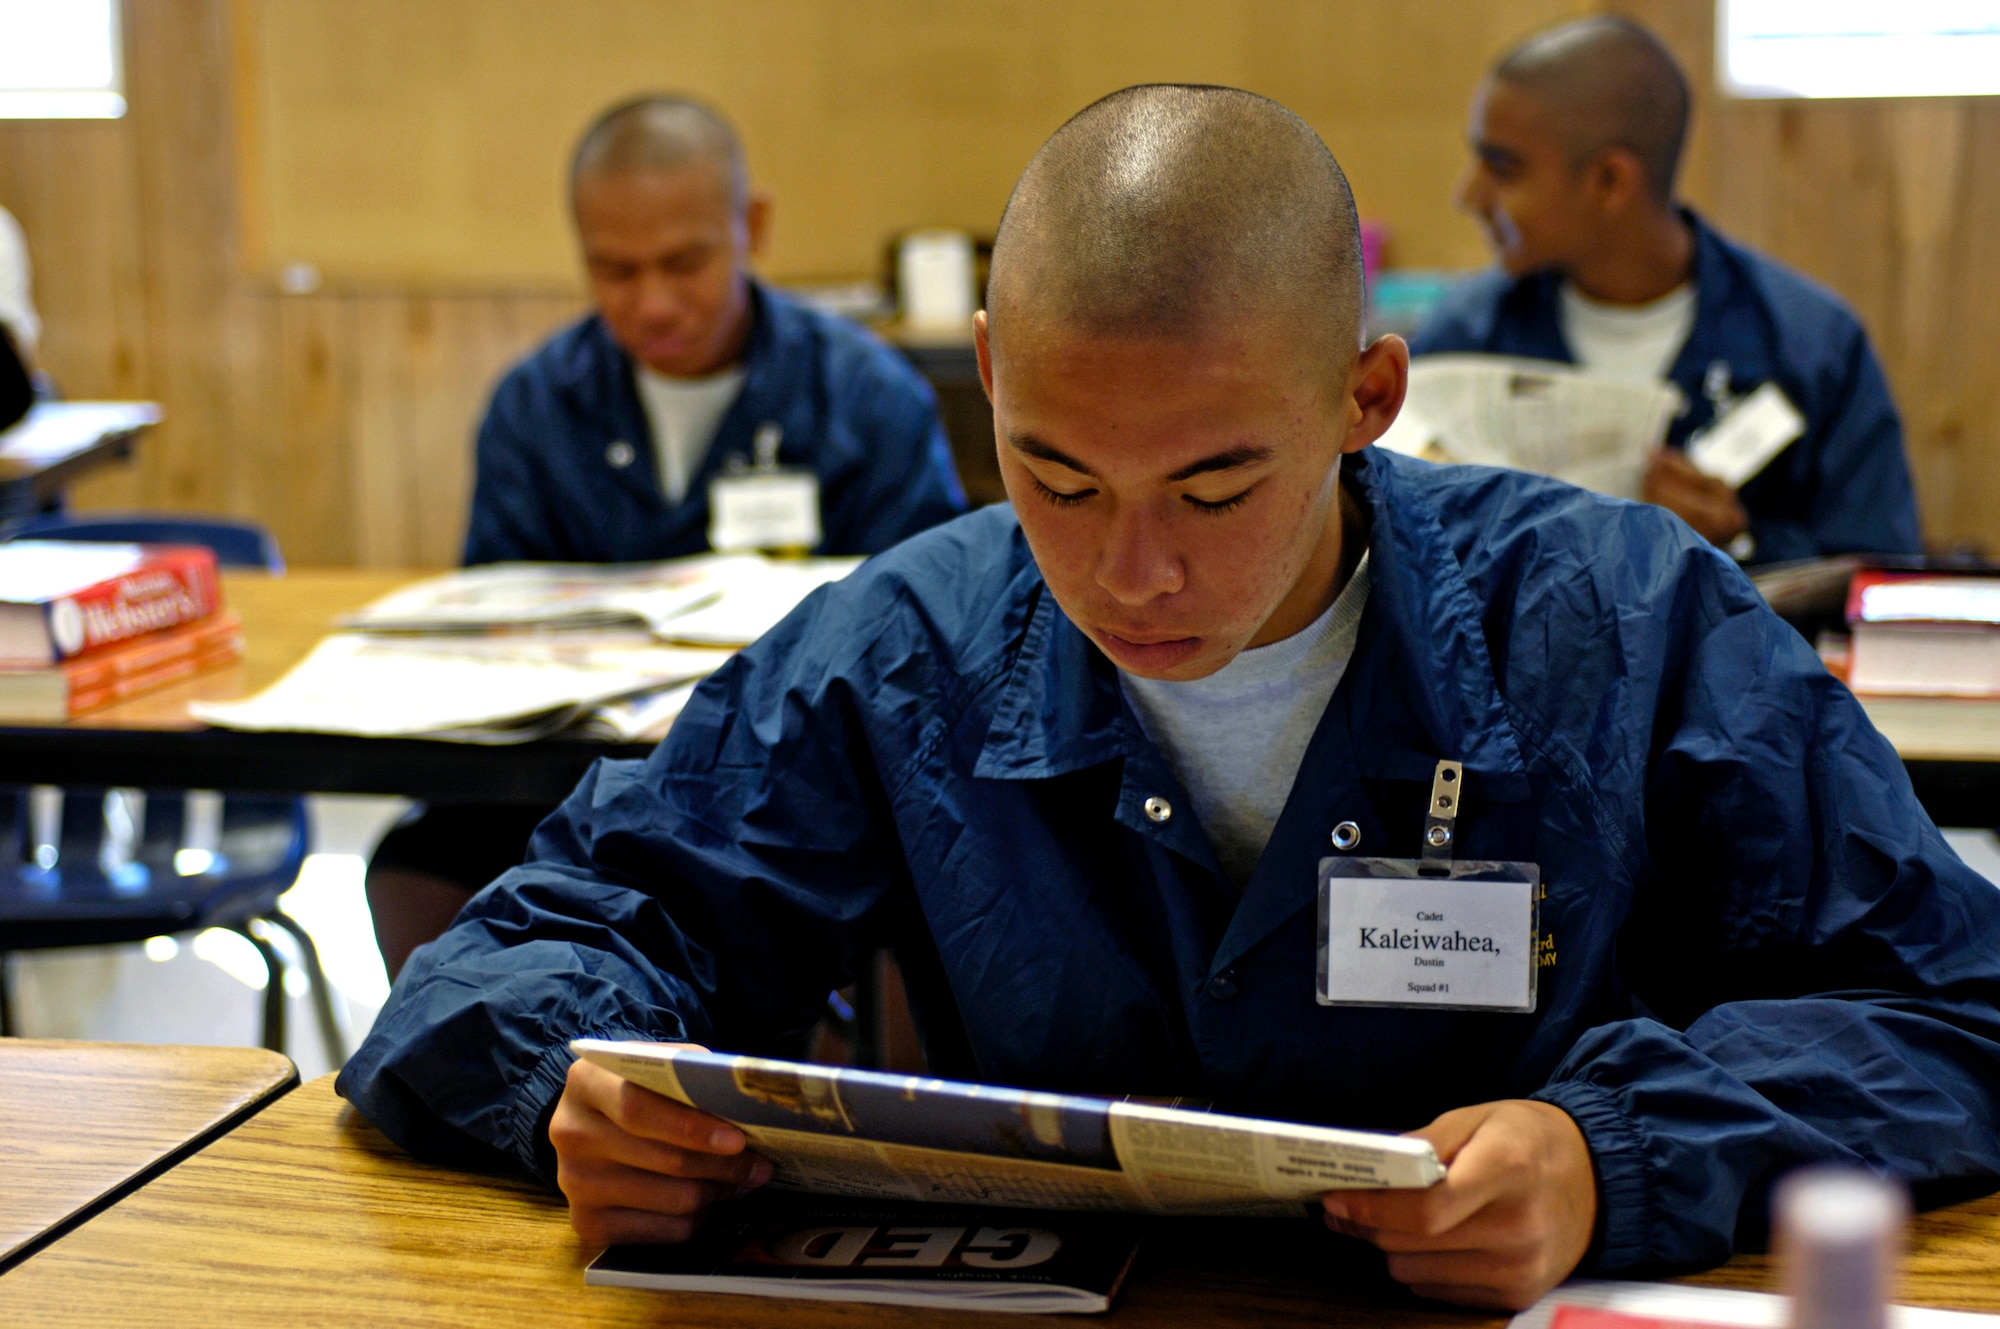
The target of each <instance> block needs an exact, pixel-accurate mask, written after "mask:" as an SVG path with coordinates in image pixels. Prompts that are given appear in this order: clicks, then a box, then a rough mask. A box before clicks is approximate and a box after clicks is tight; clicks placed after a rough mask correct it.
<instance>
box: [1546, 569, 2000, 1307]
mask: <svg viewBox="0 0 2000 1329" xmlns="http://www.w3.org/2000/svg"><path fill="white" fill-rule="evenodd" d="M1728 580H1730V581H1732V582H1733V581H1734V580H1736V579H1735V578H1734V577H1733V575H1730V576H1729V578H1728ZM1708 590H1709V592H1710V594H1708V595H1707V596H1706V597H1705V598H1706V601H1707V605H1708V608H1706V609H1705V610H1704V611H1703V612H1701V613H1699V614H1696V615H1690V619H1691V620H1693V622H1692V623H1691V627H1690V629H1689V630H1690V631H1691V632H1693V633H1694V634H1696V635H1695V637H1694V640H1692V641H1691V642H1688V643H1684V644H1683V645H1682V646H1681V647H1680V649H1678V650H1673V651H1670V653H1669V655H1670V658H1676V659H1681V660H1685V661H1686V662H1687V663H1686V664H1685V665H1684V666H1683V667H1682V668H1681V669H1680V671H1679V675H1680V676H1679V678H1678V679H1675V678H1673V677H1672V675H1669V677H1668V681H1666V682H1665V683H1664V684H1663V686H1662V691H1663V694H1664V695H1663V696H1662V698H1661V700H1660V702H1659V705H1658V715H1659V717H1660V724H1659V727H1658V731H1657V732H1658V733H1659V737H1658V738H1657V739H1656V740H1655V750H1654V754H1653V758H1652V763H1651V777H1650V780H1649V782H1648V788H1647V808H1646V828H1647V838H1648V841H1649V846H1648V848H1649V853H1648V855H1647V857H1648V862H1647V864H1646V867H1645V869H1644V871H1643V873H1642V875H1641V878H1640V881H1639V892H1638V897H1637V904H1636V906H1635V909H1634V913H1633V915H1632V917H1631V918H1630V919H1629V920H1628V921H1627V923H1626V925H1625V928H1624V931H1623V933H1622V934H1621V935H1620V937H1619V947H1620V959H1621V963H1622V968H1623V969H1624V975H1623V976H1624V978H1625V981H1626V982H1628V983H1629V984H1630V987H1631V993H1632V996H1631V1009H1632V1011H1633V1013H1634V1014H1635V1015H1636V1016H1637V1017H1638V1018H1630V1019H1625V1020H1621V1021H1617V1022H1614V1023H1608V1024H1604V1025H1601V1026H1599V1027H1597V1028H1595V1029H1593V1030H1591V1031H1590V1032H1588V1033H1586V1034H1585V1035H1584V1037H1583V1038H1582V1039H1581V1040H1579V1042H1578V1043H1577V1045H1576V1046H1575V1048H1574V1049H1573V1050H1572V1051H1571V1052H1570V1053H1569V1055H1568V1057H1567V1058H1566V1059H1565V1060H1564V1061H1563V1062H1562V1064H1561V1066H1560V1067H1559V1068H1558V1069H1557V1071H1556V1073H1555V1074H1554V1076H1553V1077H1552V1079H1551V1082H1550V1083H1549V1085H1548V1086H1547V1087H1546V1088H1544V1089H1543V1090H1542V1091H1541V1092H1540V1093H1538V1094H1537V1095H1536V1097H1537V1098H1540V1099H1543V1100H1545V1101H1547V1102H1550V1103H1554V1104H1556V1105H1557V1106H1559V1107H1562V1108H1563V1109H1565V1110H1566V1111H1568V1112H1569V1113H1570V1115H1571V1116H1572V1117H1574V1118H1575V1120H1576V1121H1577V1123H1578V1125H1580V1126H1581V1127H1582V1128H1583V1131H1584V1134H1585V1137H1586V1139H1587V1140H1588V1141H1589V1144H1590V1147H1591V1152H1592V1154H1593V1156H1594V1157H1595V1159H1596V1163H1597V1171H1598V1180H1599V1196H1600V1210H1601V1212H1602V1213H1603V1215H1604V1226H1603V1231H1602V1239H1601V1244H1600V1247H1599V1249H1598V1252H1597V1256H1596V1261H1595V1264H1596V1267H1597V1268H1598V1269H1600V1270H1626V1269H1631V1268H1635V1267H1646V1266H1653V1267H1659V1266H1681V1267H1688V1266H1694V1265H1701V1264H1711V1263H1715V1262H1717V1261H1720V1260H1722V1259H1725V1258H1727V1257H1728V1255H1729V1254H1730V1253H1731V1251H1732V1249H1734V1248H1735V1246H1736V1245H1737V1244H1738V1242H1739V1240H1740V1241H1744V1242H1756V1241H1760V1240H1762V1237H1763V1233H1764V1230H1765V1228H1766V1226H1767V1222H1768V1215H1767V1211H1766V1208H1765V1206H1766V1203H1767V1193H1768V1190H1769V1187H1770V1185H1771V1183H1772V1182H1774V1181H1775V1180H1776V1179H1777V1178H1778V1176H1779V1175H1780V1174H1781V1173H1783V1172H1784V1171H1786V1170H1788V1169H1790V1168H1792V1167H1795V1166H1798V1165H1800V1164H1804V1163H1810V1162H1818V1161H1830V1160H1837V1161H1843V1162H1849V1163H1858V1164H1863V1165H1866V1166H1871V1167H1875V1168H1878V1169H1881V1170H1884V1171H1887V1172H1889V1173H1892V1174H1894V1175H1896V1176H1898V1177H1901V1178H1903V1179H1905V1180H1906V1181H1909V1182H1912V1183H1924V1182H1929V1181H1935V1180H1941V1179H1947V1178H1968V1177H1971V1178H1978V1177H1993V1176H1995V1175H2000V1138H1996V1137H1997V1136H2000V1012H1996V1002H2000V891H1996V890H1995V889H1994V887H1993V886H1992V885H1991V884H1990V883H1988V882H1986V881H1984V880H1983V879H1981V878H1980V877H1979V876H1977V875H1976V874H1975V873H1973V872H1972V871H1971V870H1970V869H1968V868H1967V867H1966V866H1965V865H1964V864H1963V863H1962V862H1960V861H1959V859H1958V857H1957V856H1956V855H1955V854H1953V852H1952V851H1951V849H1950V848H1949V847H1948V846H1947V845H1946V844H1945V843H1944V840H1943V838H1942V836H1940V835H1939V834H1938V831H1937V829H1936V828H1935V827H1934V826H1933V825H1932V824H1931V822H1930V819H1929V818H1928V817H1926V816H1925V815H1924V813H1923V809H1922V808H1921V807H1920V806H1919V805H1918V804H1917V802H1916V799H1915V796H1914V795H1913V794H1912V792H1911V790H1910V784H1909V780H1908V778H1907V776H1906V775H1905V774H1904V772H1903V768H1902V765H1901V763H1900V761H1899V760H1898V759H1897V757H1896V754H1895V752H1894V750H1893V749H1891V748H1890V746H1889V744H1888V743H1887V741H1886V740H1884V739H1883V738H1882V737H1881V736H1880V735H1879V734H1877V733H1876V732H1875V731H1874V729H1873V728H1872V727H1871V726H1870V725H1869V724H1868V722H1867V719H1866V717H1865V716H1864V715H1863V714H1862V711H1861V708H1860V706H1859V704H1858V703H1856V701H1855V700H1854V698H1853V695H1852V694H1851V693H1849V692H1848V691H1847V689H1846V688H1845V687H1844V686H1843V685H1841V684H1839V683H1838V682H1836V681H1834V680H1833V679H1831V678H1830V677H1829V676H1828V675H1827V674H1826V672H1825V670H1824V669H1822V668H1820V667H1819V665H1818V662H1817V661H1816V660H1815V659H1814V657H1813V655H1812V652H1811V651H1810V649H1808V648H1807V647H1806V645H1805V644H1804V642H1803V641H1802V640H1800V639H1799V638H1798V637H1797V635H1796V634H1795V633H1793V632H1792V631H1791V630H1790V629H1789V628H1787V627H1786V626H1785V625H1784V624H1783V623H1781V622H1780V621H1779V620H1777V619H1776V618H1774V617H1772V616H1771V615H1770V614H1768V613H1765V612H1763V611H1761V610H1760V609H1758V608H1757V607H1756V606H1755V604H1754V602H1752V601H1751V599H1750V594H1751V593H1750V591H1749V588H1748V587H1747V586H1745V587H1742V588H1741V589H1740V591H1738V590H1736V589H1734V588H1733V587H1731V586H1728V585H1723V586H1717V587H1711V588H1708ZM1716 592H1719V594H1717V593H1716ZM1738 601H1740V602H1741V603H1740V604H1739V603H1737V602H1738ZM1744 660H1755V661H1759V662H1760V665H1761V667H1760V670H1759V672H1758V673H1757V675H1756V676H1755V677H1753V678H1751V679H1749V680H1748V681H1747V684H1746V685H1745V686H1741V687H1735V686H1731V687H1719V686H1714V681H1715V680H1720V679H1731V678H1741V676H1742V671H1741V669H1740V668H1738V669H1735V670H1732V669H1730V668H1728V665H1729V663H1730V662H1731V661H1736V662H1740V661H1744Z"/></svg>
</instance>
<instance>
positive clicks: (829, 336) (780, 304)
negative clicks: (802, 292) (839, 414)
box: [757, 285, 930, 405]
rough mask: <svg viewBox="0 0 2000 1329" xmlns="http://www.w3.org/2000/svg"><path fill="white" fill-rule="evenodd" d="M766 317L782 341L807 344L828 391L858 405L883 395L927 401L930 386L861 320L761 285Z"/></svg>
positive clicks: (790, 343)
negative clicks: (824, 309) (817, 307)
mask: <svg viewBox="0 0 2000 1329" xmlns="http://www.w3.org/2000/svg"><path fill="white" fill-rule="evenodd" d="M757 289H758V294H759V296H760V298H761V300H762V302H763V306H764V311H765V316H766V317H768V318H769V319H771V321H772V325H773V327H774V329H775V330H776V332H777V335H778V340H779V341H780V343H782V344H787V345H794V346H801V347H807V348H810V351H811V354H812V356H813V359H814V361H815V362H816V364H817V367H818V369H819V373H820V377H821V378H822V379H823V380H824V381H825V383H826V384H827V387H828V390H829V391H830V392H832V393H835V394H837V395H838V396H840V397H842V398H846V399H849V400H852V401H854V402H856V403H857V404H862V405H869V404H878V403H880V402H881V401H882V398H883V394H885V393H887V394H891V395H892V396H894V397H897V398H907V399H909V400H913V401H921V402H924V403H926V404H928V402H929V401H930V388H929V386H928V385H927V384H926V383H925V382H924V380H923V377H922V375H920V374H918V373H917V371H916V368H915V366H913V365H911V364H910V362H909V361H908V360H906V359H904V358H903V356H902V355H901V354H899V353H898V352H897V351H896V349H895V348H894V347H892V346H890V345H888V344H887V343H886V342H884V341H883V340H882V339H881V338H880V337H877V336H876V335H875V334H874V333H872V332H870V331H868V329H866V328H864V327H862V326H861V325H860V324H859V323H856V322H854V321H853V320H851V319H846V318H842V317H840V316H839V315H837V314H829V313H826V312H825V311H823V310H819V309H814V308H813V307H812V306H810V305H808V304H805V303H804V302H803V301H800V300H798V299H795V298H794V297H792V296H789V295H786V294H785V293H784V292H783V291H779V290H774V289H772V288H771V287H768V286H763V285H759V286H758V288H757Z"/></svg>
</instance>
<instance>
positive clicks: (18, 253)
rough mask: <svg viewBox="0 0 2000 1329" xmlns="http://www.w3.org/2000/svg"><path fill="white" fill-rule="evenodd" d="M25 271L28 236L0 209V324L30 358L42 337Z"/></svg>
mask: <svg viewBox="0 0 2000 1329" xmlns="http://www.w3.org/2000/svg"><path fill="white" fill-rule="evenodd" d="M28 273H29V270H28V239H27V237H26V236H24V235H23V234H21V224H20V223H19V222H17V221H15V220H14V214H13V213H11V212H9V211H7V209H5V208H0V323H4V324H6V325H7V331H8V332H10V333H12V334H13V337H14V344H15V345H16V346H17V347H19V348H20V349H21V351H22V353H23V354H25V355H27V356H29V357H32V356H33V355H34V353H35V344H36V343H37V342H39V341H40V340H41V339H42V320H41V319H40V318H38V317H36V315H35V299H34V293H33V286H32V283H31V282H30V280H29V275H28Z"/></svg>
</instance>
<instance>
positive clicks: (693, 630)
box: [341, 554, 861, 646]
mask: <svg viewBox="0 0 2000 1329" xmlns="http://www.w3.org/2000/svg"><path fill="white" fill-rule="evenodd" d="M860 562H861V560H860V559H858V558H799V559H769V558H764V557H762V556H760V555H757V554H702V555H697V556H695V557H693V558H677V559H668V560H666V561H664V562H660V563H637V564H626V565H618V566H608V567H600V566H593V565H589V564H577V563H500V564H495V565H493V566H491V567H479V568H467V569H464V570H463V571H459V572H450V573H446V574H445V575H443V576H440V577H432V578H429V579H427V580H425V581H420V582H417V583H415V584H414V585H410V586H405V587H403V588H402V589H400V590H397V591H393V592H391V593H390V594H388V595H386V596H384V597H383V598H381V599H380V600H377V601H375V603H373V604H371V605H368V606H367V607H366V608H363V609H360V610H357V611H356V612H354V613H352V614H349V615H347V616H346V617H345V618H343V619H342V620H341V626H342V627H344V628H347V629H350V630H352V631H357V632H372V633H396V634H431V635H435V634H466V633H489V632H518V631H524V630H539V631H577V630H589V629H601V628H617V627H633V628H644V629H646V630H647V631H649V632H651V633H652V634H653V635H654V636H656V637H659V638H660V639H661V640H663V641H675V642H683V643H687V644H690V645H702V646H747V645H749V644H750V643H751V642H753V641H755V640H757V638H759V637H761V636H763V635H764V634H765V633H766V632H768V631H770V630H771V629H772V628H773V627H775V626H777V623H778V620H779V619H781V618H783V617H784V616H785V615H786V614H789V613H790V612H791V611H792V610H793V609H794V608H796V607H797V606H798V603H799V601H801V600H803V599H805V598H806V596H807V595H809V594H811V593H812V592H813V591H815V590H817V589H819V588H820V587H821V586H823V585H825V584H826V583H828V582H831V581H838V580H840V579H841V578H842V577H845V576H846V575H847V574H848V573H849V572H852V571H853V570H854V569H855V568H856V567H857V566H859V565H860Z"/></svg>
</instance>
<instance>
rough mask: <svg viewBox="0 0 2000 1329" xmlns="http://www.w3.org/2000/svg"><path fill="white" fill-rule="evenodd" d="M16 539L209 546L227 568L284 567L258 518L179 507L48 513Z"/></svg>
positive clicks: (18, 530) (12, 534)
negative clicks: (190, 512)
mask: <svg viewBox="0 0 2000 1329" xmlns="http://www.w3.org/2000/svg"><path fill="white" fill-rule="evenodd" d="M7 538H8V539H10V540H94V541H98V542H102V543H106V544H162V545H206V546H207V547H208V548H210V549H213V550H214V551H215V558H216V561H217V562H218V563H220V564H222V566H224V567H226V568H263V569H264V570H265V571H267V572H283V571H284V570H285V559H284V556H283V555H282V554H280V553H279V552H278V542H277V541H276V540H275V539H273V538H272V536H271V533H270V532H269V531H267V530H265V529H264V528H263V527H262V526H259V525H258V524H257V523H255V522H250V521H239V520H237V519H235V518H233V517H195V516H188V515H186V514H184V513H179V512H48V513H43V514H42V515H40V516H37V517H31V518H29V519H28V520H26V521H24V522H22V523H21V524H20V525H19V526H16V527H14V528H13V529H12V530H10V531H9V532H8V533H7Z"/></svg>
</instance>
